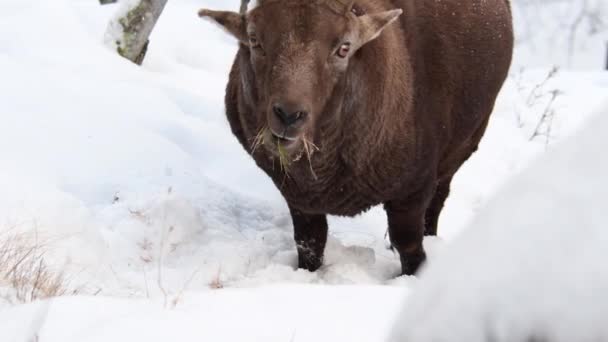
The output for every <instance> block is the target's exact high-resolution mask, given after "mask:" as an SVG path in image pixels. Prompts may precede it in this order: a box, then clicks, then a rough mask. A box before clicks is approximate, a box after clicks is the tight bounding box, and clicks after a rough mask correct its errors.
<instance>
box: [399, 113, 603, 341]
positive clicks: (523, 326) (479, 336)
mask: <svg viewBox="0 0 608 342" xmlns="http://www.w3.org/2000/svg"><path fill="white" fill-rule="evenodd" d="M607 129H608V102H606V105H605V106H604V108H603V110H601V111H600V112H598V113H597V115H596V117H595V118H594V119H593V120H591V121H590V123H589V124H588V126H587V127H586V128H585V129H583V130H582V131H580V132H579V133H578V134H576V135H575V136H574V137H571V138H570V139H568V140H566V141H564V142H563V143H562V144H559V146H555V147H554V148H552V149H551V151H548V152H547V153H546V154H545V155H544V156H543V157H541V158H540V159H539V160H537V161H535V162H534V164H533V165H532V166H531V167H530V168H529V169H527V170H526V171H524V172H523V173H522V174H521V175H519V176H518V177H517V178H516V179H515V180H514V181H512V182H509V183H508V185H507V186H505V188H504V189H503V190H502V191H499V192H498V193H497V194H496V196H495V197H494V198H493V199H492V200H491V201H490V202H489V203H488V205H487V207H486V208H484V209H483V210H481V211H480V212H479V214H478V216H477V218H476V219H475V221H474V223H473V224H472V226H471V228H470V229H468V230H467V231H466V232H464V233H462V234H461V236H459V237H458V238H456V239H455V240H454V241H453V243H452V244H451V246H449V247H448V248H446V249H445V250H444V251H443V252H442V253H440V255H438V256H437V257H436V260H435V261H434V262H433V264H432V265H430V266H429V267H428V269H427V270H425V271H424V272H422V274H421V280H420V281H419V282H418V283H417V284H416V290H415V291H413V292H412V294H411V296H410V297H409V300H408V301H407V302H406V303H405V305H404V307H405V308H404V310H403V313H402V314H401V315H399V316H398V317H399V318H398V319H397V321H396V328H395V329H396V333H395V336H394V337H393V339H392V340H393V341H420V342H424V341H437V342H439V341H469V342H475V341H480V342H482V341H496V342H499V341H509V342H516V341H522V342H523V341H564V342H566V341H606V340H608V326H606V317H608V268H607V267H606V260H607V259H608V248H607V247H608V229H606V219H607V218H608V213H607V212H606V209H607V207H606V198H607V197H608V181H607V180H606V177H605V176H606V174H608V161H607V160H606V158H604V156H605V148H606V135H605V132H606V130H607Z"/></svg>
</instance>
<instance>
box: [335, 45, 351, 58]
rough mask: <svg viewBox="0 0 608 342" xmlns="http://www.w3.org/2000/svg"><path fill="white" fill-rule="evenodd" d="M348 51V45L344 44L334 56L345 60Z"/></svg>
mask: <svg viewBox="0 0 608 342" xmlns="http://www.w3.org/2000/svg"><path fill="white" fill-rule="evenodd" d="M349 51H350V43H344V44H342V45H340V48H339V49H338V51H336V55H338V57H340V58H346V56H348V52H349Z"/></svg>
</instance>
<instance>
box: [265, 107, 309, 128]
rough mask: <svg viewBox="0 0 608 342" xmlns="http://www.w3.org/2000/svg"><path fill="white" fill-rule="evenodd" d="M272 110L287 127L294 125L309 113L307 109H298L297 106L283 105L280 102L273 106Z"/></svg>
mask: <svg viewBox="0 0 608 342" xmlns="http://www.w3.org/2000/svg"><path fill="white" fill-rule="evenodd" d="M272 111H273V112H274V115H276V117H277V118H279V120H280V121H281V123H282V124H283V125H285V126H286V127H290V126H293V125H294V124H296V123H297V122H298V121H300V120H303V119H304V118H305V117H306V116H307V115H308V113H307V112H306V111H304V110H302V109H298V107H296V106H289V105H283V104H279V103H276V104H275V105H274V106H272Z"/></svg>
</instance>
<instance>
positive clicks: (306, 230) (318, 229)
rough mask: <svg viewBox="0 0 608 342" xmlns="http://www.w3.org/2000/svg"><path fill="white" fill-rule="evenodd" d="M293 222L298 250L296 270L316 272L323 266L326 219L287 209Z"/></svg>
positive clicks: (321, 216)
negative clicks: (302, 269)
mask: <svg viewBox="0 0 608 342" xmlns="http://www.w3.org/2000/svg"><path fill="white" fill-rule="evenodd" d="M289 210H290V212H291V219H292V221H293V231H294V238H295V241H296V247H297V249H298V268H304V269H307V270H309V271H311V272H312V271H316V270H317V269H318V268H319V267H321V265H322V264H323V252H324V250H325V243H326V242H327V218H326V217H325V215H311V214H306V213H302V212H301V211H299V210H297V209H294V208H289Z"/></svg>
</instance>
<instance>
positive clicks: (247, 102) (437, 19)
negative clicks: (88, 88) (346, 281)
mask: <svg viewBox="0 0 608 342" xmlns="http://www.w3.org/2000/svg"><path fill="white" fill-rule="evenodd" d="M345 2H347V1H346V0H342V1H340V0H259V1H258V6H257V7H256V8H254V9H252V10H251V11H249V12H248V13H246V14H243V15H241V14H239V13H233V12H224V11H211V10H206V9H203V10H201V11H200V12H199V15H200V16H201V17H208V18H211V19H213V20H214V21H215V22H217V23H219V24H220V25H221V26H222V27H224V28H225V29H226V30H227V31H228V32H229V33H230V34H232V35H233V36H234V37H236V39H238V41H239V43H240V46H239V50H238V53H237V55H236V59H235V61H234V64H233V67H232V71H231V73H230V79H229V82H228V86H227V90H226V98H225V101H226V112H227V113H226V114H227V117H228V121H229V123H230V126H231V128H232V132H233V133H234V135H235V136H236V137H237V138H238V140H239V142H240V143H241V144H242V145H243V147H244V148H245V149H246V150H247V151H248V152H249V153H250V154H251V155H252V156H253V158H254V160H255V161H256V163H257V164H258V166H259V167H260V168H262V169H263V170H264V171H265V172H266V173H267V174H268V175H269V176H270V177H271V178H272V180H273V181H274V183H275V184H276V186H277V187H278V188H279V190H280V191H281V193H282V194H283V196H284V197H285V199H286V201H287V204H288V206H289V209H290V211H291V216H292V219H293V225H294V230H295V240H296V245H297V250H298V262H299V267H301V268H305V269H308V270H311V271H314V270H316V269H318V268H319V267H320V266H321V264H322V261H323V250H324V248H325V242H326V240H327V220H326V215H328V214H329V215H345V216H354V215H357V214H359V213H361V212H363V211H366V210H368V209H369V208H370V207H372V206H374V205H377V204H384V208H385V209H386V213H387V215H388V230H389V235H390V240H391V243H392V245H393V247H394V248H395V249H396V250H397V251H398V252H399V254H400V257H401V267H402V272H403V273H404V274H412V273H414V272H415V271H416V269H417V268H418V266H419V265H420V264H421V262H422V261H424V259H425V252H424V248H423V246H422V240H423V236H424V235H425V234H427V235H435V234H436V233H437V220H438V217H439V213H440V212H441V209H442V207H443V204H444V201H445V200H446V198H447V196H448V193H449V189H450V182H451V180H452V176H453V175H454V173H455V172H456V171H457V170H458V168H459V167H460V166H461V165H462V163H463V162H464V161H465V160H466V159H467V158H469V156H470V155H471V154H472V153H473V152H474V151H475V150H476V149H477V145H478V143H479V140H480V139H481V137H482V135H483V133H484V131H485V128H486V125H487V123H488V119H489V117H490V113H491V112H492V109H493V106H494V101H495V99H496V96H497V94H498V92H499V90H500V88H501V86H502V84H503V82H504V80H505V78H506V76H507V72H508V69H509V65H510V62H511V55H512V49H513V32H512V19H511V13H510V7H509V3H508V1H507V0H483V1H481V0H356V1H348V3H345Z"/></svg>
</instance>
